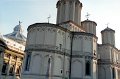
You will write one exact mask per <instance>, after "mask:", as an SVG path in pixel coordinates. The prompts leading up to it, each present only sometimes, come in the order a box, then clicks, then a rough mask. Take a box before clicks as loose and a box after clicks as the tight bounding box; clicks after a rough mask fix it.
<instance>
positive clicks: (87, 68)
mask: <svg viewBox="0 0 120 79" xmlns="http://www.w3.org/2000/svg"><path fill="white" fill-rule="evenodd" d="M85 75H87V76H90V75H91V62H90V61H86V62H85Z"/></svg>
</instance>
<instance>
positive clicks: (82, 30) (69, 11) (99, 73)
mask: <svg viewBox="0 0 120 79" xmlns="http://www.w3.org/2000/svg"><path fill="white" fill-rule="evenodd" d="M56 6H57V20H56V24H51V23H34V24H32V25H30V26H29V27H28V29H27V31H28V34H27V42H26V47H25V59H24V63H23V69H22V74H21V79H120V51H119V50H118V49H117V48H116V46H115V30H113V29H111V28H109V27H107V28H105V29H104V30H102V31H101V35H102V38H101V39H102V44H98V43H97V40H98V37H97V36H96V26H97V23H96V22H95V21H91V20H89V19H87V20H84V21H81V10H82V7H83V6H82V3H81V2H80V1H79V0H58V2H57V5H56Z"/></svg>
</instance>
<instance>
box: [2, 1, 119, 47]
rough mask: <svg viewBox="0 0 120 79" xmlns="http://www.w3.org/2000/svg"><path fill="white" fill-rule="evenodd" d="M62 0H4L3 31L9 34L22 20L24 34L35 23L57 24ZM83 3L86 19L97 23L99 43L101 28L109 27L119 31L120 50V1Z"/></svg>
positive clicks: (83, 17)
mask: <svg viewBox="0 0 120 79" xmlns="http://www.w3.org/2000/svg"><path fill="white" fill-rule="evenodd" d="M57 1H58V0H0V33H1V34H3V35H5V34H8V33H11V32H13V28H14V27H15V26H16V25H18V23H19V21H21V22H22V24H21V25H22V27H23V29H24V35H25V36H27V28H28V26H29V25H31V24H34V23H41V22H48V19H47V17H49V16H51V18H50V23H54V24H55V23H56V14H57V11H56V10H57V9H56V3H57ZM80 1H81V2H82V4H83V8H82V17H81V19H82V21H84V20H85V19H86V17H85V15H86V14H87V12H88V13H89V14H90V16H89V20H92V21H95V22H96V23H97V36H98V43H100V44H101V33H100V32H101V30H103V29H105V28H106V27H107V24H108V27H110V28H112V29H113V30H115V35H116V36H115V38H116V40H115V42H116V47H117V48H118V49H120V45H119V44H120V35H119V34H120V28H119V27H120V20H119V19H120V9H119V8H120V5H119V4H120V0H80Z"/></svg>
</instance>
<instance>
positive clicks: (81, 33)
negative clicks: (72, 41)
mask: <svg viewBox="0 0 120 79" xmlns="http://www.w3.org/2000/svg"><path fill="white" fill-rule="evenodd" d="M72 34H73V35H85V36H91V37H94V38H96V39H98V37H97V36H95V35H94V34H91V33H86V32H72Z"/></svg>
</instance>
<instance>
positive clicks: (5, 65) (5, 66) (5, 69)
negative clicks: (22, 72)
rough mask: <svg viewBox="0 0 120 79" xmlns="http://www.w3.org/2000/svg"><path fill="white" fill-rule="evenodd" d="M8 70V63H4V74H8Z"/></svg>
mask: <svg viewBox="0 0 120 79" xmlns="http://www.w3.org/2000/svg"><path fill="white" fill-rule="evenodd" d="M6 72H7V63H4V64H3V67H2V74H3V75H6V74H7V73H6Z"/></svg>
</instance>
